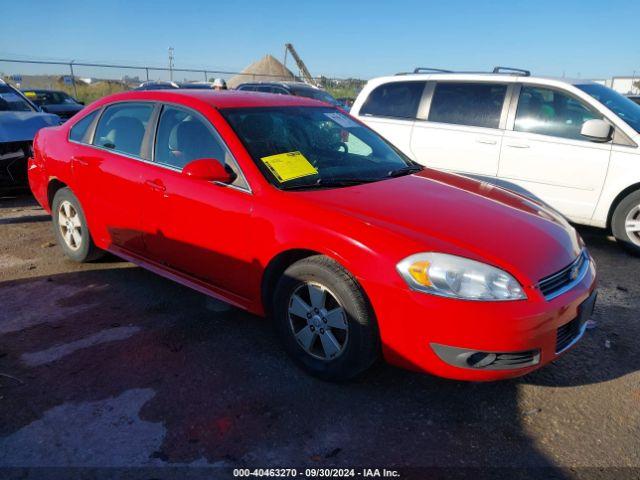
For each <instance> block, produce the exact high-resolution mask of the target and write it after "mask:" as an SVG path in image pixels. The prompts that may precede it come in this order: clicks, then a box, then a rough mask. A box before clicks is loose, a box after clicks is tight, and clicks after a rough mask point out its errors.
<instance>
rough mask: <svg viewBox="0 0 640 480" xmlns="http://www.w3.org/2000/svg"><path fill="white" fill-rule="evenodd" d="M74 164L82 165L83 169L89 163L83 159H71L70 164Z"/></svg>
mask: <svg viewBox="0 0 640 480" xmlns="http://www.w3.org/2000/svg"><path fill="white" fill-rule="evenodd" d="M73 162H76V163H77V164H78V165H82V166H84V167H86V166H88V165H89V161H88V160H87V159H86V158H84V157H71V163H73Z"/></svg>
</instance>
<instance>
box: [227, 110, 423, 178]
mask: <svg viewBox="0 0 640 480" xmlns="http://www.w3.org/2000/svg"><path fill="white" fill-rule="evenodd" d="M222 114H223V115H224V117H225V118H226V119H227V121H228V122H229V124H230V125H231V127H232V128H233V129H234V131H235V132H236V133H237V134H238V136H239V137H240V140H241V141H242V142H243V144H244V145H245V147H246V148H247V150H248V151H249V154H250V155H251V156H252V157H253V159H254V161H255V162H256V164H257V165H258V167H259V168H260V170H261V171H262V172H263V174H264V175H265V177H266V178H267V179H268V180H269V181H270V182H271V183H272V184H273V185H275V186H276V187H278V188H281V189H285V190H293V189H312V188H331V187H344V186H349V185H356V184H359V183H366V182H375V181H378V180H384V179H387V178H391V177H395V176H399V175H403V174H409V173H412V172H415V171H419V170H422V167H421V166H419V165H417V164H416V163H414V162H412V161H411V160H409V159H408V158H407V157H405V156H404V155H403V154H402V153H400V152H399V151H398V150H396V149H395V148H394V147H392V146H391V145H390V144H389V143H387V142H386V141H385V140H383V139H382V137H380V136H379V135H378V134H376V133H375V132H373V131H372V130H370V129H369V128H368V127H365V126H363V125H362V124H360V123H358V122H356V121H355V120H353V119H352V118H351V117H349V116H348V115H345V114H343V113H341V112H340V111H339V110H336V109H334V108H324V107H268V108H237V109H235V108H234V109H225V110H222Z"/></svg>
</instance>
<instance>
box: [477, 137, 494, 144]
mask: <svg viewBox="0 0 640 480" xmlns="http://www.w3.org/2000/svg"><path fill="white" fill-rule="evenodd" d="M476 142H478V143H483V144H485V145H495V144H496V143H498V141H497V140H492V139H491V138H478V139H476Z"/></svg>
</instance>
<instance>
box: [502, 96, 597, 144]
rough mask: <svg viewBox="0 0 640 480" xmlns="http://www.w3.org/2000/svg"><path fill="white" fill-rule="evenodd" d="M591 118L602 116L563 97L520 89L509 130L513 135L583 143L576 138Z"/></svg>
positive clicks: (579, 137)
mask: <svg viewBox="0 0 640 480" xmlns="http://www.w3.org/2000/svg"><path fill="white" fill-rule="evenodd" d="M594 118H599V119H601V118H602V115H600V114H598V113H597V112H595V111H594V110H591V109H590V108H589V107H587V106H586V105H584V104H583V103H582V102H580V101H579V100H577V99H575V98H573V97H571V96H569V95H567V94H565V93H562V92H560V91H558V90H552V89H549V88H542V87H533V86H523V87H522V89H521V90H520V98H519V100H518V110H517V112H516V122H515V125H514V127H513V129H514V130H515V131H517V132H530V133H538V134H540V135H550V136H554V137H562V138H570V139H576V140H586V139H585V138H584V137H583V136H581V135H580V130H581V129H582V124H583V123H584V122H586V121H587V120H591V119H594Z"/></svg>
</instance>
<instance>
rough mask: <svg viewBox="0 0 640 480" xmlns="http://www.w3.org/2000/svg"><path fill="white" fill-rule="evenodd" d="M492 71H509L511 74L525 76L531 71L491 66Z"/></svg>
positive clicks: (528, 75) (529, 74)
mask: <svg viewBox="0 0 640 480" xmlns="http://www.w3.org/2000/svg"><path fill="white" fill-rule="evenodd" d="M493 73H511V74H513V75H523V76H525V77H530V76H531V72H530V71H529V70H524V69H522V68H512V67H493Z"/></svg>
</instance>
